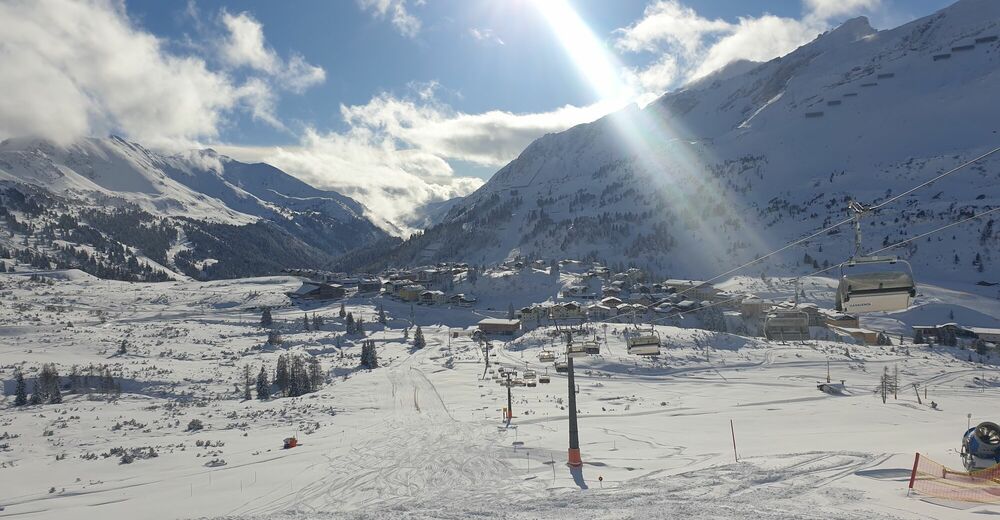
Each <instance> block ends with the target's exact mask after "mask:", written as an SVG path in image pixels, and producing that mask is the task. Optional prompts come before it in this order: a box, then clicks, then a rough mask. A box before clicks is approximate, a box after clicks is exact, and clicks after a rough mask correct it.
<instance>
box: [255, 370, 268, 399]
mask: <svg viewBox="0 0 1000 520" xmlns="http://www.w3.org/2000/svg"><path fill="white" fill-rule="evenodd" d="M269 397H271V383H270V382H268V380H267V370H265V369H264V366H263V365H261V367H260V373H259V374H257V399H260V400H261V401H266V400H267V399H268V398H269Z"/></svg>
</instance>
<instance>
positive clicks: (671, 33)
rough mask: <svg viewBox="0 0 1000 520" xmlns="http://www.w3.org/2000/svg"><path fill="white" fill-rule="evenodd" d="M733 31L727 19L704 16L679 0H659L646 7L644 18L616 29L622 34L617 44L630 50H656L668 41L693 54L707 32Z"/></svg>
mask: <svg viewBox="0 0 1000 520" xmlns="http://www.w3.org/2000/svg"><path fill="white" fill-rule="evenodd" d="M731 30H732V24H730V23H729V22H727V21H725V20H722V19H715V20H709V19H707V18H703V17H702V16H701V15H699V14H698V13H697V12H696V11H695V10H694V9H692V8H690V7H687V6H685V5H683V4H681V3H680V2H679V1H677V0H660V1H657V2H655V3H653V4H651V5H649V6H647V7H646V9H645V11H644V12H643V17H642V19H641V20H639V21H638V22H636V23H634V24H632V25H630V26H629V27H626V28H624V29H619V30H618V31H616V32H617V33H619V34H620V35H621V36H620V37H619V38H618V41H616V42H615V46H616V47H618V48H619V49H622V50H626V51H631V52H638V51H649V52H657V51H659V50H660V46H661V45H662V44H667V45H668V46H670V47H674V48H679V49H680V50H681V51H682V52H683V54H685V55H687V56H690V55H693V54H695V53H696V52H697V51H698V49H699V48H700V47H701V46H702V44H703V40H704V38H705V37H706V36H707V35H711V34H718V33H727V32H730V31H731Z"/></svg>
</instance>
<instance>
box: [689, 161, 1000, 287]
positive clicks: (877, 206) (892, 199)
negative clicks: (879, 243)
mask: <svg viewBox="0 0 1000 520" xmlns="http://www.w3.org/2000/svg"><path fill="white" fill-rule="evenodd" d="M997 152H1000V146H998V147H996V148H994V149H992V150H990V151H988V152H986V153H984V154H982V155H980V156H978V157H976V158H974V159H971V160H969V161H966V162H964V163H962V164H960V165H958V166H956V167H954V168H952V169H951V170H948V171H946V172H944V173H942V174H940V175H938V176H936V177H934V178H933V179H930V180H928V181H925V182H922V183H920V184H918V185H916V186H914V187H913V188H910V189H908V190H906V191H904V192H902V193H900V194H898V195H894V196H892V197H890V198H889V199H887V200H885V201H883V202H880V203H878V204H875V205H873V206H868V207H865V208H864V209H865V211H866V212H874V211H877V210H880V209H882V208H884V207H885V206H888V205H889V204H892V203H893V202H896V201H897V200H899V199H901V198H903V197H905V196H907V195H909V194H911V193H913V192H914V191H917V190H919V189H921V188H924V187H926V186H929V185H931V184H933V183H934V182H936V181H939V180H941V179H943V178H945V177H947V176H949V175H952V174H954V173H955V172H958V171H960V170H962V169H964V168H967V167H969V166H971V165H973V164H975V163H977V162H979V161H982V160H983V159H985V158H987V157H989V156H991V155H993V154H995V153H997ZM856 218H857V217H856V215H852V216H851V217H849V218H846V219H844V220H841V221H839V222H837V223H835V224H832V225H830V226H828V227H826V228H824V229H821V230H819V231H817V232H815V233H812V234H810V235H808V236H806V237H803V238H800V239H797V240H795V241H792V242H789V243H788V244H786V245H784V246H782V247H780V248H778V249H775V250H773V251H771V252H770V253H767V254H765V255H763V256H760V257H757V258H755V259H753V260H750V261H749V262H746V263H744V264H741V265H739V266H736V267H734V268H732V269H730V270H728V271H726V272H723V273H720V274H717V275H715V276H713V277H711V278H708V279H707V280H705V283H711V282H713V281H715V280H718V279H719V278H722V277H724V276H728V275H730V274H733V273H735V272H737V271H741V270H743V269H745V268H747V267H749V266H751V265H754V264H757V263H760V262H761V261H763V260H765V259H767V258H770V257H772V256H774V255H776V254H778V253H781V252H783V251H786V250H788V249H790V248H792V247H795V246H797V245H799V244H802V243H803V242H808V241H809V240H812V239H813V238H816V237H818V236H820V235H823V234H825V233H828V232H830V231H833V230H834V229H837V228H839V227H840V226H843V225H844V224H849V223H851V222H855V221H856ZM881 251H884V249H883V250H881ZM871 254H874V253H871ZM696 287H697V286H692V287H689V288H687V289H684V290H683V291H681V292H679V293H677V295H678V296H680V295H683V294H685V293H687V292H688V291H691V290H693V289H695V288H696Z"/></svg>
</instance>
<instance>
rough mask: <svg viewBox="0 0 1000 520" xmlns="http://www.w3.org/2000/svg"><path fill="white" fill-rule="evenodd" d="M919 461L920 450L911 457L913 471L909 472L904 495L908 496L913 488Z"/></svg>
mask: <svg viewBox="0 0 1000 520" xmlns="http://www.w3.org/2000/svg"><path fill="white" fill-rule="evenodd" d="M919 463H920V452H919V451H918V452H917V454H916V455H915V456H914V457H913V471H911V472H910V486H909V487H908V488H907V489H906V496H910V490H911V489H913V483H914V482H915V481H916V480H917V464H919Z"/></svg>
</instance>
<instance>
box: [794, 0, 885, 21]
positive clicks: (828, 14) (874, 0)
mask: <svg viewBox="0 0 1000 520" xmlns="http://www.w3.org/2000/svg"><path fill="white" fill-rule="evenodd" d="M804 3H805V8H806V16H807V17H813V18H817V19H819V20H829V19H831V18H837V17H840V16H848V15H850V16H853V15H856V14H857V13H861V12H872V11H874V10H875V9H877V8H878V7H879V6H880V5H881V4H882V0H804Z"/></svg>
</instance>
